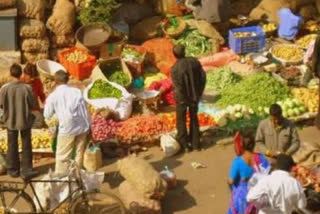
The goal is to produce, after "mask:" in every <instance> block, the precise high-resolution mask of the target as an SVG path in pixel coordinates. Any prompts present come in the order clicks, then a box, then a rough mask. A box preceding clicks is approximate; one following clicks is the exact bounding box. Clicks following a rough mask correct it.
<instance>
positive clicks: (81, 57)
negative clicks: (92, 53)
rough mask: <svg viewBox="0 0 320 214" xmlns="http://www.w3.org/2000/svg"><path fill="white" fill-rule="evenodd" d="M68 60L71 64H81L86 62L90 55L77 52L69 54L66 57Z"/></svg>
mask: <svg viewBox="0 0 320 214" xmlns="http://www.w3.org/2000/svg"><path fill="white" fill-rule="evenodd" d="M66 59H67V60H68V61H69V62H72V63H76V64H80V63H83V62H85V61H86V60H87V59H88V55H87V54H85V53H83V52H81V51H78V50H75V51H73V52H72V53H70V54H68V55H67V56H66Z"/></svg>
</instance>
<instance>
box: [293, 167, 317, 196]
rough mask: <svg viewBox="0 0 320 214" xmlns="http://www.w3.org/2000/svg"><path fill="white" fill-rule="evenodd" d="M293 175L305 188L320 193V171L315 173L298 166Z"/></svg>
mask: <svg viewBox="0 0 320 214" xmlns="http://www.w3.org/2000/svg"><path fill="white" fill-rule="evenodd" d="M291 173H292V175H293V176H294V177H295V178H296V179H297V180H298V181H299V182H300V183H301V185H302V186H303V187H312V188H314V190H315V191H316V192H319V193H320V171H318V172H313V171H312V170H310V169H307V168H305V167H303V166H296V167H294V168H293V169H292V172H291Z"/></svg>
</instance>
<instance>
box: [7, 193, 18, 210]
mask: <svg viewBox="0 0 320 214" xmlns="http://www.w3.org/2000/svg"><path fill="white" fill-rule="evenodd" d="M20 197H21V193H19V194H17V195H16V197H15V198H14V199H13V200H12V201H11V203H10V204H9V206H8V207H7V208H8V209H11V208H13V206H14V205H15V204H16V203H17V201H18V200H19V198H20ZM13 203H14V204H13Z"/></svg>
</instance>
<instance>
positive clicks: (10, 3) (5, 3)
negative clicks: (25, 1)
mask: <svg viewBox="0 0 320 214" xmlns="http://www.w3.org/2000/svg"><path fill="white" fill-rule="evenodd" d="M15 4H16V0H1V1H0V9H4V8H9V7H14V6H15Z"/></svg>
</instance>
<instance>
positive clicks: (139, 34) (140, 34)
mask: <svg viewBox="0 0 320 214" xmlns="http://www.w3.org/2000/svg"><path fill="white" fill-rule="evenodd" d="M161 20H162V19H161V17H160V16H154V17H151V18H147V19H145V20H143V21H141V22H139V23H138V24H136V25H135V26H133V28H132V30H131V32H130V37H131V38H132V39H134V40H137V41H146V40H149V39H152V38H155V37H157V35H158V34H159V32H161Z"/></svg>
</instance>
